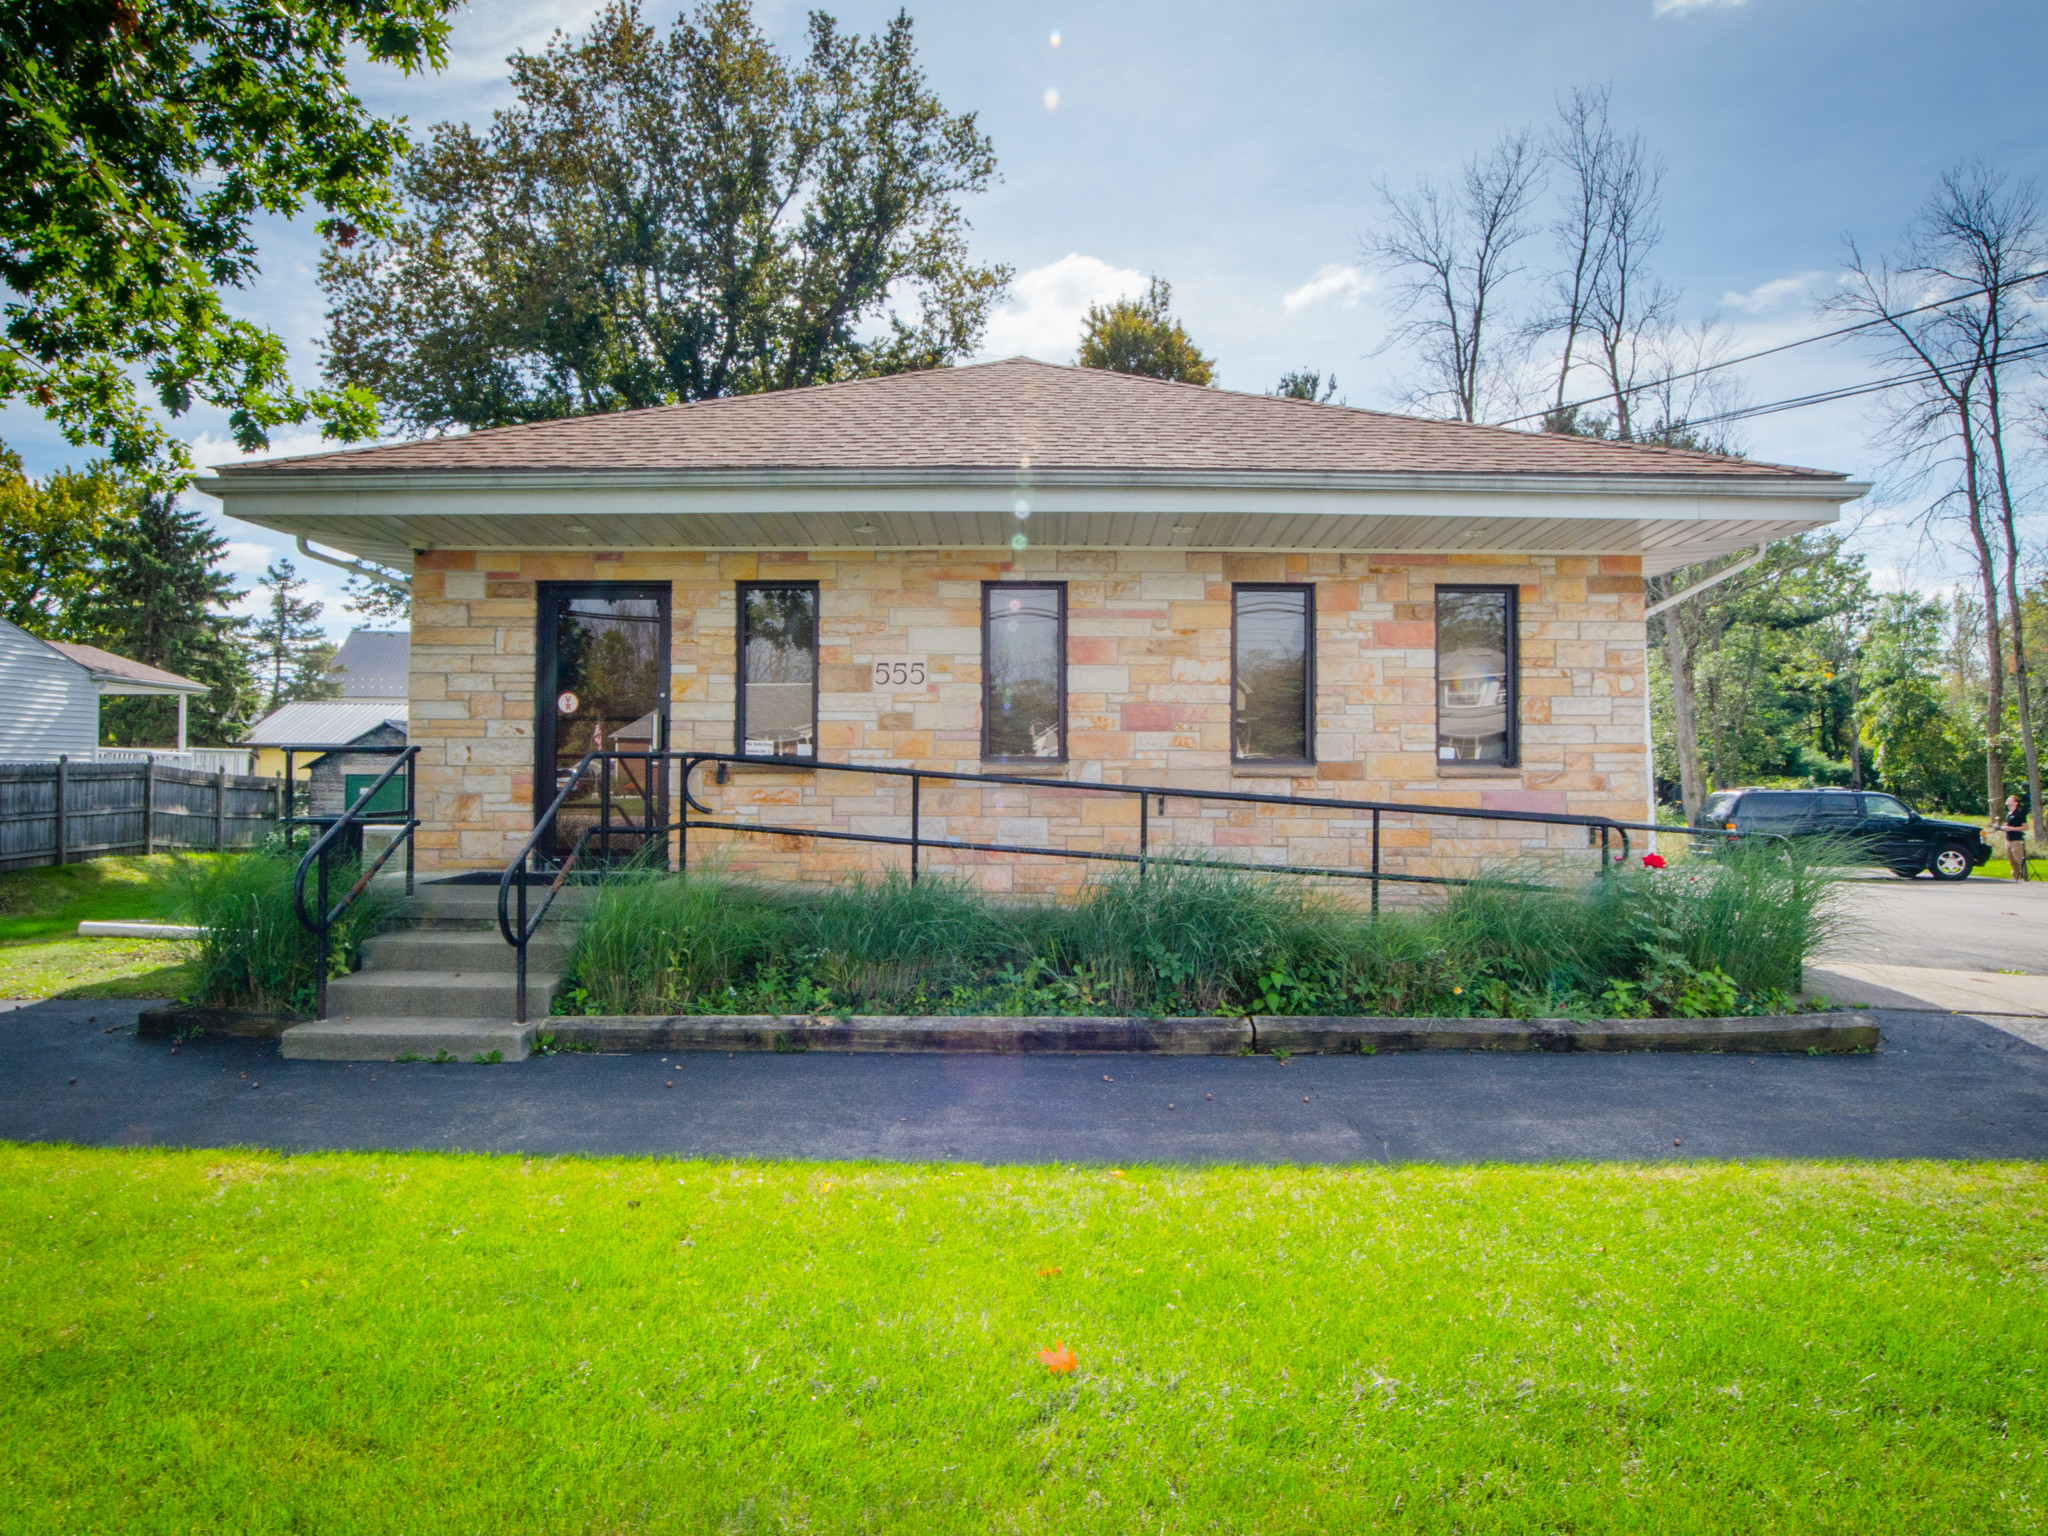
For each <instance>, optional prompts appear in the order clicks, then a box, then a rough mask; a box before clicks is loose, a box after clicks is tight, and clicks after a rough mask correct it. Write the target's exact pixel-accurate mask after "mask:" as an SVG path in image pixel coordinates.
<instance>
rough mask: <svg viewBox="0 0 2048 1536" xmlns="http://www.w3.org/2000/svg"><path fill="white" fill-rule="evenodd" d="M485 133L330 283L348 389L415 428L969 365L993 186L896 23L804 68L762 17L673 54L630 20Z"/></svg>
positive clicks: (470, 139) (825, 37) (816, 36)
mask: <svg viewBox="0 0 2048 1536" xmlns="http://www.w3.org/2000/svg"><path fill="white" fill-rule="evenodd" d="M511 63H512V85H513V90H514V93H515V96H516V98H517V99H516V103H515V104H514V105H513V106H511V107H508V108H506V109H505V110H503V111H501V112H498V113H496V114H495V115H494V117H493V118H492V121H491V125H490V127H489V129H488V130H487V131H484V132H481V133H479V132H476V131H474V130H472V129H471V128H469V127H468V126H467V125H464V124H459V123H444V124H441V125H439V126H437V127H436V128H434V130H433V131H432V133H431V135H430V136H429V138H428V140H427V141H426V142H425V143H424V144H422V145H421V146H419V148H418V150H417V151H416V152H415V153H414V155H413V156H412V158H411V159H410V160H409V161H408V163H407V165H406V168H405V172H404V176H403V183H402V185H403V192H404V196H405V200H406V204H407V210H408V211H407V217H406V218H405V219H404V221H403V222H402V223H400V224H399V225H398V226H397V227H396V228H395V229H394V230H392V232H391V233H390V236H389V238H384V239H377V240H372V241H369V242H367V243H364V244H360V245H358V246H357V247H355V248H354V249H352V250H342V249H332V250H330V252H329V255H328V257H327V259H326V261H325V263H324V265H323V267H322V269H321V281H322V283H323V285H324V286H325V288H326V291H327V294H328V296H329V299H330V300H331V303H332V308H331V309H330V311H329V319H330V322H331V328H330V332H329V341H328V346H329V355H328V376H329V378H330V379H331V380H332V381H333V382H335V383H336V384H338V385H345V386H356V387H361V388H366V389H369V390H371V391H373V392H374V393H375V394H376V395H377V397H378V398H379V399H380V400H381V401H382V402H383V403H384V408H385V411H386V413H387V416H388V418H389V420H390V421H391V423H392V424H393V425H394V426H396V427H398V428H401V429H404V430H409V431H415V432H418V431H441V430H446V429H449V428H455V427H491V426H499V425H503V424H506V423H511V422H522V421H539V420H546V419H550V418H554V417H560V416H571V415H580V414H584V413H587V412H599V411H613V410H620V409H624V408H627V407H633V406H646V405H658V404H662V403H665V402H670V401H678V400H702V399H708V398H713V397H717V396H721V395H732V394H750V393H754V392H757V391H761V390H772V389H791V388H795V387H797V386H799V385H804V384H814V383H822V382H827V381H830V380H836V379H847V378H857V377H861V376H863V375H870V374H876V373H891V372H900V371H904V370H908V369H914V368H928V367H934V366H937V365H940V364H944V363H947V362H950V361H952V360H954V359H956V358H959V357H961V356H963V355H965V354H967V353H970V352H972V351H973V349H974V347H975V346H976V345H977V343H978V341H979V338H980V336H981V332H982V329H983V326H984V324H985V322H986V319H987V316H988V312H989V308H990V306H991V305H992V304H993V303H994V302H995V301H996V300H997V299H998V298H999V297H1000V296H1001V294H1002V292H1003V290H1004V288H1005V286H1006V284H1007V283H1008V280H1009V270H1008V269H1007V268H1004V267H991V266H976V265H975V264H973V263H972V262H971V261H970V260H969V259H968V255H967V223H966V220H965V218H964V216H963V214H962V212H961V208H960V198H961V195H962V194H964V193H969V192H975V191H979V190H981V189H982V188H984V187H986V186H987V185H988V184H989V182H990V180H991V178H992V177H993V176H994V173H995V157H994V154H993V152H992V150H991V148H990V145H989V141H988V139H987V137H986V136H984V135H983V134H982V133H981V131H980V130H979V129H978V128H977V127H976V124H975V119H974V116H973V114H971V113H965V114H953V113H949V112H947V111H946V109H945V107H944V106H943V105H942V104H941V103H940V101H939V99H938V97H937V96H936V95H935V94H934V93H933V92H932V91H931V89H930V88H929V86H928V85H927V84H926V82H925V79H924V75H923V73H922V71H921V70H920V69H919V67H918V64H917V59H916V51H915V48H914V46H913V43H912V39H911V26H910V20H909V18H908V17H907V16H905V15H901V14H899V15H898V16H897V17H896V19H895V20H894V21H892V22H890V23H889V25H888V26H887V27H885V28H884V29H883V30H882V31H881V32H880V33H879V34H877V35H876V36H874V37H859V36H852V35H847V34H844V33H842V32H840V31H839V29H838V28H837V26H836V25H835V24H834V22H833V21H832V19H831V18H830V17H829V16H826V15H824V14H822V13H816V12H814V13H813V14H812V16H811V23H810V36H809V44H808V48H807V50H806V52H805V53H804V55H803V57H802V58H801V59H800V60H796V61H792V60H788V59H785V58H783V57H782V56H780V55H779V54H777V53H776V51H775V50H774V48H773V47H771V46H770V45H769V43H768V41H767V39H766V38H765V37H764V36H763V35H762V33H761V31H760V28H759V27H758V26H757V25H756V24H755V22H754V18H753V15H752V12H751V10H750V8H749V6H748V5H747V3H746V0H710V3H707V4H704V5H702V6H700V7H699V8H697V9H696V10H694V11H692V12H689V13H687V14H686V15H685V16H683V17H682V18H681V19H680V20H679V21H678V22H677V23H676V25H675V27H674V29H673V30H672V31H671V32H669V33H668V34H667V35H666V36H663V35H661V34H659V33H658V32H657V31H656V30H655V29H654V28H653V27H652V26H649V25H648V24H647V23H646V22H644V21H643V20H642V18H641V14H640V11H639V9H638V8H637V6H635V5H631V4H614V5H612V6H610V7H609V8H608V9H606V10H605V11H604V12H603V14H602V15H600V16H599V17H598V19H597V20H596V22H595V23H594V24H593V25H592V26H591V28H590V30H589V31H588V32H587V33H585V34H583V35H582V36H580V37H567V36H562V35H559V34H558V35H557V36H556V38H555V39H554V41H553V42H551V43H550V44H549V45H548V46H547V47H546V48H545V49H543V50H542V51H541V52H539V53H537V54H529V53H523V52H522V53H518V54H515V55H514V56H513V58H512V61H511Z"/></svg>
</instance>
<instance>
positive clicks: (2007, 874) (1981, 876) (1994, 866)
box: [1972, 854, 2048, 880]
mask: <svg viewBox="0 0 2048 1536" xmlns="http://www.w3.org/2000/svg"><path fill="white" fill-rule="evenodd" d="M2027 873H2028V875H2030V876H2031V877H2032V878H2034V879H2036V880H2048V859H2037V858H2035V857H2034V856H2033V855H2032V854H2029V855H2027ZM1972 878H1973V879H1978V880H2010V879H2011V878H2012V860H2010V859H1992V860H1990V861H1988V862H1987V863H1985V864H1984V865H1982V866H1981V867H1980V868H1979V869H1978V870H1977V873H1976V874H1975V875H1974V876H1973V877H1972Z"/></svg>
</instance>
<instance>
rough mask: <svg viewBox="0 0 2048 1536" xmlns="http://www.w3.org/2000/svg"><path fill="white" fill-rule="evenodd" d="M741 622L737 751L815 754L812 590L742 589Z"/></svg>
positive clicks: (814, 608)
mask: <svg viewBox="0 0 2048 1536" xmlns="http://www.w3.org/2000/svg"><path fill="white" fill-rule="evenodd" d="M740 625H741V630H740V633H741V637H742V638H741V643H740V751H741V752H742V753H744V754H745V755H746V756H748V757H815V756H817V738H818V718H817V716H818V709H817V703H818V693H817V678H818V590H817V588H816V587H813V586H785V587H767V586H745V587H742V588H741V589H740Z"/></svg>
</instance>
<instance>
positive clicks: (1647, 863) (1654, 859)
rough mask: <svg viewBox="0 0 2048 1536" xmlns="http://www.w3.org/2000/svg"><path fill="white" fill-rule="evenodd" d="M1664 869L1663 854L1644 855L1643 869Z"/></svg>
mask: <svg viewBox="0 0 2048 1536" xmlns="http://www.w3.org/2000/svg"><path fill="white" fill-rule="evenodd" d="M1663 867H1664V855H1663V854H1661V853H1646V854H1644V855H1643V868H1645V869H1662V868H1663Z"/></svg>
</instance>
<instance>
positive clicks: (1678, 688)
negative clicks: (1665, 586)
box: [1664, 611, 1707, 826]
mask: <svg viewBox="0 0 2048 1536" xmlns="http://www.w3.org/2000/svg"><path fill="white" fill-rule="evenodd" d="M1664 660H1665V663H1666V665H1668V666H1669V668H1670V670H1671V745H1672V748H1673V750H1674V751H1675V752H1676V753H1677V756H1678V793H1679V797H1680V798H1681V799H1682V800H1683V801H1684V802H1685V820H1686V824H1687V825H1688V826H1690V825H1691V824H1692V823H1693V822H1694V821H1697V820H1698V819H1699V814H1700V807H1701V806H1702V805H1703V804H1705V803H1706V798H1707V795H1706V782H1705V779H1704V778H1703V777H1702V775H1701V773H1700V729H1699V709H1698V706H1697V704H1696V703H1695V702H1694V699H1693V679H1692V662H1693V651H1692V643H1691V642H1690V641H1689V640H1687V639H1686V636H1685V631H1684V628H1683V627H1682V626H1681V625H1680V623H1679V621H1678V615H1677V613H1676V612H1675V611H1674V612H1672V613H1670V614H1667V615H1666V616H1665V619H1664Z"/></svg>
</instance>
